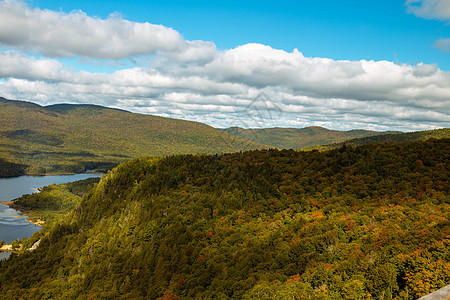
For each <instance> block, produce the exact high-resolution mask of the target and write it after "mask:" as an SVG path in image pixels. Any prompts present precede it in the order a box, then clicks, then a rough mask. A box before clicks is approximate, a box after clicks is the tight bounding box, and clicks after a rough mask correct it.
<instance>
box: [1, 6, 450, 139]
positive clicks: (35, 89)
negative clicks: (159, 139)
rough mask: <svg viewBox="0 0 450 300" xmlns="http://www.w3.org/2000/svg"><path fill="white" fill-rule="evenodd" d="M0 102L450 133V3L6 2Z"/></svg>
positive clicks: (227, 121) (214, 122)
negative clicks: (448, 130)
mask: <svg viewBox="0 0 450 300" xmlns="http://www.w3.org/2000/svg"><path fill="white" fill-rule="evenodd" d="M0 97H5V98H8V99H18V100H26V101H32V102H35V103H38V104H41V105H51V104H56V103H90V104H97V105H103V106H108V107H114V108H121V109H125V110H128V111H132V112H137V113H145V114H152V115H159V116H164V117H171V118H178V119H185V120H192V121H198V122H202V123H205V124H208V125H211V126H214V127H218V128H224V127H231V126H240V127H245V128H261V127H296V128H302V127H307V126H323V127H326V128H329V129H337V130H350V129H369V130H378V131H385V130H401V131H415V130H427V129H434V128H442V127H450V0H401V1H400V0H390V1H387V0H379V1H360V0H359V1H354V0H346V1H343V0H333V1H331V0H308V1H303V0H297V1H287V0H286V1H283V0H279V1H264V0H260V1H252V0H247V1H234V0H229V1H213V0H209V1H200V0H193V1H103V0H102V1H92V0H91V1H85V0H78V1H70V0H69V1H49V0H35V1H17V0H4V1H0Z"/></svg>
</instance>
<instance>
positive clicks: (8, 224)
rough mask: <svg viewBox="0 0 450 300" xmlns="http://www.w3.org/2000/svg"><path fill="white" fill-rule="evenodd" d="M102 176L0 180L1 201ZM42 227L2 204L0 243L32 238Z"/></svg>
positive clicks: (0, 211)
mask: <svg viewBox="0 0 450 300" xmlns="http://www.w3.org/2000/svg"><path fill="white" fill-rule="evenodd" d="M100 176H101V175H100V174H95V173H87V174H74V175H55V176H27V175H26V176H20V177H12V178H0V201H11V200H14V199H16V198H19V197H21V196H22V195H24V194H31V193H35V192H38V191H37V190H36V189H37V188H42V187H44V186H46V185H50V184H59V183H67V182H73V181H78V180H83V179H87V178H91V177H100ZM40 229H41V227H40V226H37V225H34V224H32V223H30V222H28V220H27V217H26V216H23V215H21V214H20V211H17V210H15V209H12V208H10V207H9V206H7V205H4V204H0V241H1V240H4V241H5V243H7V244H9V243H11V242H12V241H13V240H15V239H21V238H23V237H30V236H31V235H33V233H34V232H36V231H39V230H40ZM7 256H8V255H7V253H1V252H0V259H3V258H5V257H7Z"/></svg>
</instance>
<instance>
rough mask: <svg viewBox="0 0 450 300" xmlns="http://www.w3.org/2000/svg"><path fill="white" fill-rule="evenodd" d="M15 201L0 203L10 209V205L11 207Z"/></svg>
mask: <svg viewBox="0 0 450 300" xmlns="http://www.w3.org/2000/svg"><path fill="white" fill-rule="evenodd" d="M15 201H16V200H15V199H14V200H10V201H0V203H1V204H4V205H7V206H9V207H11V205H13V204H14V202H15Z"/></svg>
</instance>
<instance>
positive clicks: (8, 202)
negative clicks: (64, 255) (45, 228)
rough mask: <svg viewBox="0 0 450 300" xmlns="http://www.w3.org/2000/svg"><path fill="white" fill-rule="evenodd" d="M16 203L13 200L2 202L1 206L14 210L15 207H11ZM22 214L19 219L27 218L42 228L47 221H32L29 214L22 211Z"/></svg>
mask: <svg viewBox="0 0 450 300" xmlns="http://www.w3.org/2000/svg"><path fill="white" fill-rule="evenodd" d="M15 201H16V199H14V200H11V201H0V203H1V204H4V205H7V206H8V207H10V208H13V207H11V206H12V205H13V204H14V202H15ZM13 209H14V208H13ZM20 214H21V215H19V216H17V218H25V217H26V218H27V221H28V222H29V223H31V224H33V225H36V226H39V227H42V225H44V224H45V221H43V220H40V219H36V220H30V216H29V215H28V214H27V212H22V211H20ZM0 251H5V250H0Z"/></svg>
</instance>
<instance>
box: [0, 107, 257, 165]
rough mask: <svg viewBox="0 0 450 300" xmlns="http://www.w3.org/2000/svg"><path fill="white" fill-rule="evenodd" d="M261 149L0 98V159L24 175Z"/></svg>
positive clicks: (197, 129)
mask: <svg viewBox="0 0 450 300" xmlns="http://www.w3.org/2000/svg"><path fill="white" fill-rule="evenodd" d="M263 147H264V146H262V145H260V144H256V143H253V142H249V141H246V140H244V139H242V138H237V137H235V136H233V135H230V134H227V133H224V132H222V131H220V130H217V129H215V128H212V127H210V126H207V125H205V124H201V123H197V122H191V121H184V120H177V119H170V118H163V117H156V116H151V115H142V114H135V113H130V112H126V111H122V110H117V109H110V108H105V107H101V106H94V105H70V104H61V105H52V106H47V107H42V106H39V105H37V104H33V103H29V102H23V101H11V100H6V99H4V98H0V157H1V158H5V159H8V160H12V161H19V162H21V163H23V164H27V165H30V166H31V167H30V168H29V169H28V173H45V172H57V171H65V172H81V171H84V170H86V169H92V168H97V167H99V166H104V167H109V166H110V165H112V164H117V163H118V162H122V161H124V160H126V159H129V158H135V157H140V156H145V155H151V156H164V155H170V154H182V153H223V152H236V151H241V150H249V149H258V148H263Z"/></svg>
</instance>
